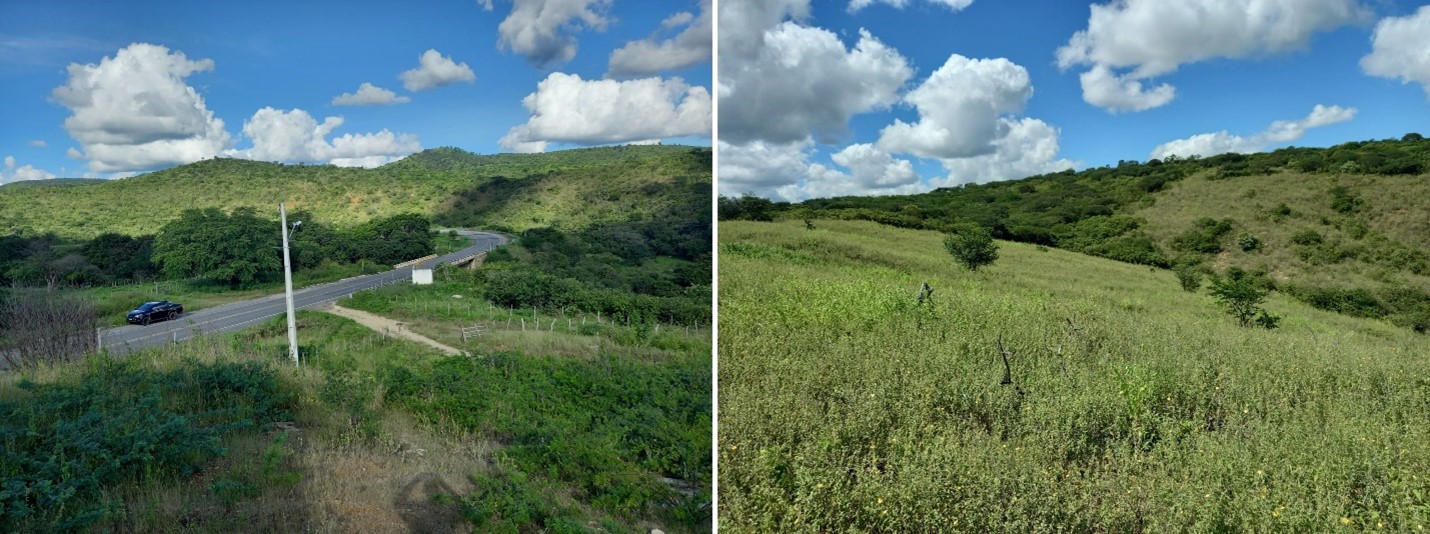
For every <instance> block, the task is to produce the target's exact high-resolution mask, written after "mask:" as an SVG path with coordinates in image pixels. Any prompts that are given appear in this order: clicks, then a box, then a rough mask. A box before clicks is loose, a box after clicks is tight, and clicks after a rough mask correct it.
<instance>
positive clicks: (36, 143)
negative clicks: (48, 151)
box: [25, 139, 50, 148]
mask: <svg viewBox="0 0 1430 534" xmlns="http://www.w3.org/2000/svg"><path fill="white" fill-rule="evenodd" d="M25 144H27V145H30V146H32V147H35V148H45V147H47V146H49V145H50V144H49V143H46V142H45V140H44V139H31V140H30V141H29V142H27V143H25Z"/></svg>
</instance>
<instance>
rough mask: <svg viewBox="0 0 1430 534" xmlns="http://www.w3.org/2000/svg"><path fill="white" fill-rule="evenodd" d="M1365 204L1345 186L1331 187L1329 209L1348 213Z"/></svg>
mask: <svg viewBox="0 0 1430 534" xmlns="http://www.w3.org/2000/svg"><path fill="white" fill-rule="evenodd" d="M1364 204H1365V201H1364V200H1361V198H1360V197H1358V196H1356V195H1355V193H1352V192H1351V191H1350V190H1349V189H1346V187H1345V186H1340V185H1338V186H1335V187H1332V188H1331V209H1332V210H1335V211H1336V213H1341V214H1350V213H1354V212H1355V211H1356V210H1358V209H1360V207H1361V206H1362V205H1364Z"/></svg>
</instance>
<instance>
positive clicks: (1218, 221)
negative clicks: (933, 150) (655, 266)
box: [721, 134, 1430, 331]
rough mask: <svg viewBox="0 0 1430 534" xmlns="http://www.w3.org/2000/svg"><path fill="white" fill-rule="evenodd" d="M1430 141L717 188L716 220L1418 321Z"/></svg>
mask: <svg viewBox="0 0 1430 534" xmlns="http://www.w3.org/2000/svg"><path fill="white" fill-rule="evenodd" d="M1427 170H1430V141H1427V140H1425V139H1423V138H1421V136H1419V135H1417V134H1408V135H1406V136H1405V137H1404V138H1402V139H1400V140H1384V141H1365V142H1353V143H1345V144H1342V145H1337V146H1334V147H1330V148H1286V149H1280V150H1277V151H1274V152H1269V153H1260V154H1249V155H1242V154H1223V155H1220V156H1215V157H1210V158H1195V157H1194V158H1185V159H1183V158H1169V159H1167V160H1155V159H1154V160H1150V161H1147V162H1137V161H1122V162H1119V164H1118V165H1117V166H1115V167H1112V166H1107V167H1098V168H1092V169H1086V170H1083V171H1079V172H1073V171H1065V172H1060V173H1054V174H1048V175H1041V176H1034V177H1029V178H1026V179H1022V180H1014V181H1007V182H995V183H989V184H981V185H965V186H962V187H957V188H946V189H939V190H935V191H932V192H929V193H925V194H920V195H906V196H888V197H842V198H830V199H814V200H809V201H806V202H803V203H799V204H793V205H790V204H781V203H775V204H768V205H765V204H767V203H762V202H761V201H759V200H758V199H753V198H743V199H728V198H727V199H722V200H721V218H722V219H732V218H734V219H761V218H781V219H788V218H793V219H799V218H838V219H863V220H872V221H876V222H881V223H884V224H890V225H893V226H898V227H903V228H915V229H931V230H946V229H948V228H950V227H952V226H953V225H955V224H957V223H959V222H963V221H971V222H975V223H978V224H980V225H983V226H985V227H987V228H989V229H990V230H991V231H992V233H993V235H994V237H997V238H1000V239H1008V240H1014V241H1021V242H1025V243H1031V244H1041V245H1048V246H1054V247H1058V248H1063V249H1067V250H1072V251H1077V252H1083V253H1086V254H1090V255H1094V256H1102V257H1106V258H1111V259H1116V260H1120V261H1125V262H1129V263H1138V264H1146V265H1152V266H1155V267H1161V268H1170V267H1174V266H1180V267H1181V268H1183V269H1191V270H1202V271H1205V272H1221V271H1224V270H1226V269H1227V268H1229V267H1232V266H1236V267H1240V268H1243V269H1246V270H1250V271H1259V272H1265V273H1266V274H1268V275H1269V276H1270V277H1271V278H1272V279H1273V280H1275V282H1276V283H1277V284H1278V286H1279V288H1280V289H1281V290H1283V291H1285V292H1286V293H1287V294H1290V295H1293V296H1295V297H1297V298H1299V299H1301V300H1303V301H1306V302H1308V303H1312V304H1314V305H1317V306H1319V307H1322V308H1325V309H1332V310H1338V311H1342V312H1346V313H1351V314H1354V315H1362V316H1369V317H1384V318H1388V319H1390V320H1391V321H1392V322H1395V323H1397V324H1400V325H1403V326H1408V327H1412V328H1415V329H1417V330H1421V331H1424V330H1427V329H1430V215H1427V214H1430V175H1427V174H1426V171H1427Z"/></svg>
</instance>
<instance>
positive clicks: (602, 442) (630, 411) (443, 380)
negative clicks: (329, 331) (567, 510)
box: [380, 353, 711, 522]
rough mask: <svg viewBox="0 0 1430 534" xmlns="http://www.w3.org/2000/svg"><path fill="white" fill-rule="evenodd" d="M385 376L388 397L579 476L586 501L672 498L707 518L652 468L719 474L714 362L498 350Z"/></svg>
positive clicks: (625, 505) (626, 507) (516, 454)
mask: <svg viewBox="0 0 1430 534" xmlns="http://www.w3.org/2000/svg"><path fill="white" fill-rule="evenodd" d="M380 374H381V376H382V377H383V378H382V383H383V385H384V387H385V388H386V390H387V400H388V402H392V403H397V404H399V405H401V406H405V407H407V408H408V409H410V410H412V411H414V412H415V413H418V414H420V415H422V416H423V417H426V418H429V419H431V420H432V421H434V422H435V421H450V422H452V423H455V424H457V425H459V426H461V427H462V428H464V429H467V430H473V431H480V432H482V433H484V434H487V435H493V436H497V437H498V438H499V439H501V441H503V442H504V443H506V444H507V448H506V449H505V451H504V452H503V454H505V455H507V456H508V457H509V458H511V459H512V460H513V461H515V462H516V465H517V466H518V468H519V469H520V470H522V471H525V472H528V473H542V474H545V475H547V476H549V477H550V478H552V479H554V480H560V481H564V482H569V483H572V484H575V487H576V488H578V490H579V492H580V494H579V498H580V499H581V500H582V501H584V502H589V503H591V504H593V505H595V506H596V507H598V508H600V509H602V510H606V511H608V512H611V513H616V514H620V515H623V516H636V517H639V516H642V515H645V514H648V513H650V512H652V511H653V509H650V508H648V507H649V506H652V505H654V504H657V503H664V504H665V505H666V506H674V508H675V509H676V510H677V512H678V513H682V514H684V516H683V517H680V519H681V520H683V521H687V522H693V521H696V520H698V519H699V517H698V516H697V512H698V508H699V506H700V504H701V503H700V501H699V500H698V497H697V498H692V499H691V500H690V501H689V502H685V499H684V498H682V497H681V496H680V495H679V494H676V493H675V492H674V491H673V490H671V489H670V488H668V487H666V486H664V485H663V484H661V483H660V482H659V481H657V480H655V479H654V478H652V477H651V476H650V475H649V474H648V473H655V474H658V475H660V476H666V477H671V478H677V479H683V480H689V481H698V482H701V483H708V482H709V480H710V472H711V464H710V428H711V423H710V413H711V408H710V394H709V392H710V389H711V383H710V372H709V361H708V359H706V358H699V357H693V358H687V359H682V360H679V361H675V362H670V363H659V364H652V363H642V362H634V361H628V360H624V359H618V358H603V359H601V360H598V361H594V362H587V361H581V360H578V359H572V358H566V357H552V356H529V355H524V354H519V353H495V354H488V355H486V356H485V357H484V358H481V359H467V358H447V359H443V360H439V361H436V362H433V363H432V364H431V366H430V367H428V368H413V367H412V366H406V367H397V366H389V367H386V368H385V369H383V370H382V371H381V372H380Z"/></svg>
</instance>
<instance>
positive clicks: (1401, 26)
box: [1360, 6, 1430, 96]
mask: <svg viewBox="0 0 1430 534" xmlns="http://www.w3.org/2000/svg"><path fill="white" fill-rule="evenodd" d="M1371 46H1372V49H1371V52H1370V53H1369V54H1366V56H1365V57H1363V58H1361V60H1360V67H1361V70H1363V71H1365V73H1366V74H1369V75H1371V76H1380V77H1382V78H1390V79H1393V80H1396V79H1398V80H1400V81H1401V83H1411V82H1414V83H1418V84H1420V87H1421V88H1422V89H1424V90H1425V94H1426V95H1427V96H1430V6H1421V7H1420V9H1417V10H1416V11H1415V14H1414V15H1408V16H1404V17H1386V18H1384V19H1381V20H1380V22H1379V23H1377V24H1376V25H1375V33H1374V34H1372V36H1371Z"/></svg>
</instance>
